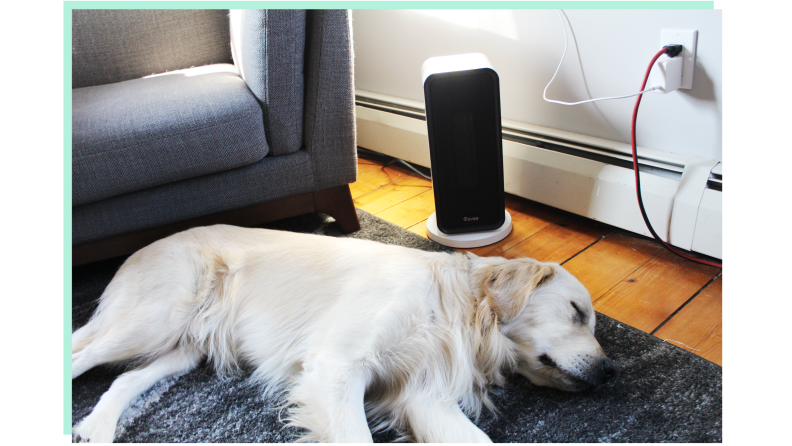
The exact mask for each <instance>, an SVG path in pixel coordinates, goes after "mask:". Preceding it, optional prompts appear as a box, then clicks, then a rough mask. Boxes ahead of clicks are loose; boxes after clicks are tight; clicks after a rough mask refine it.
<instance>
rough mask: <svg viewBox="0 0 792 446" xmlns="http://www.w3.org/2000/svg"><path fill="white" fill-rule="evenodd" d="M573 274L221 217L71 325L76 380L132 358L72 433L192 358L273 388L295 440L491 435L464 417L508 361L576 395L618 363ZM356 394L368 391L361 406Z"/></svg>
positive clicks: (149, 259)
mask: <svg viewBox="0 0 792 446" xmlns="http://www.w3.org/2000/svg"><path fill="white" fill-rule="evenodd" d="M594 318H595V313H594V311H593V308H592V305H591V299H590V297H589V294H588V292H587V291H586V289H585V288H584V287H583V285H582V284H581V283H580V282H579V281H578V280H577V279H575V278H574V277H573V276H572V275H571V274H569V273H568V272H567V271H566V270H564V269H563V268H562V267H560V266H559V265H558V264H555V263H541V262H538V261H536V260H533V259H528V258H524V259H516V260H507V259H504V258H501V257H477V256H475V255H473V254H469V253H468V254H463V253H454V254H448V253H437V252H424V251H420V250H416V249H410V248H404V247H400V246H392V245H386V244H382V243H377V242H373V241H366V240H356V239H344V238H333V237H327V236H318V235H311V234H297V233H290V232H283V231H274V230H267V229H245V228H238V227H233V226H225V225H217V226H211V227H202V228H195V229H191V230H188V231H185V232H181V233H179V234H175V235H173V236H170V237H168V238H165V239H162V240H159V241H157V242H155V243H153V244H151V245H150V246H147V247H146V248H143V249H141V250H140V251H138V252H137V253H135V254H133V255H132V256H130V257H129V259H127V260H126V262H124V264H123V265H122V266H121V268H120V269H119V271H118V272H117V273H116V275H115V277H114V278H113V280H112V281H111V282H110V284H109V285H108V286H107V288H106V289H105V291H104V293H103V294H102V297H101V299H100V302H99V306H98V308H97V309H96V312H95V313H94V314H93V316H92V317H91V319H90V321H89V322H88V323H87V324H86V325H85V326H83V327H82V328H80V329H78V330H77V331H75V332H74V333H73V335H72V343H73V344H72V378H75V377H77V376H79V375H80V374H81V373H83V372H85V371H86V370H88V369H90V368H92V367H94V366H96V365H99V364H103V363H119V362H125V363H131V364H132V365H133V366H134V367H135V368H133V369H131V370H130V371H127V372H126V373H123V374H122V375H120V376H119V377H118V378H117V379H116V380H115V381H114V382H113V384H112V386H111V387H110V389H109V390H108V391H107V392H106V393H105V394H104V395H103V396H102V397H101V399H100V400H99V402H98V403H97V405H96V407H94V409H93V411H92V412H91V413H90V414H89V415H88V416H87V417H85V419H83V420H82V421H81V422H80V423H78V424H77V425H76V426H74V428H73V438H74V440H76V441H90V442H111V441H112V440H113V436H114V433H115V429H116V424H117V422H118V419H119V417H120V415H121V413H122V412H123V411H124V409H125V408H126V407H127V406H128V405H129V403H130V402H131V401H132V400H133V399H134V398H135V397H137V396H138V395H139V394H141V393H142V392H144V391H145V390H146V389H148V388H149V387H151V386H152V385H153V384H155V383H156V382H157V381H159V380H161V379H164V378H167V377H170V376H174V375H178V374H182V373H185V372H187V371H189V370H191V369H193V368H194V367H196V365H197V364H198V363H199V362H200V361H201V360H202V359H204V358H206V359H208V361H210V362H211V364H213V365H214V367H215V369H216V370H217V372H219V373H221V374H222V373H232V372H234V371H235V370H237V369H238V368H239V367H240V365H241V364H247V365H249V366H251V367H253V369H254V371H253V373H252V376H251V379H253V380H255V381H256V382H259V383H261V384H262V386H263V392H265V393H273V392H283V401H284V404H285V405H286V406H288V407H289V416H288V423H290V424H291V425H293V426H297V427H299V428H302V429H303V430H304V436H303V437H302V438H301V440H306V441H327V442H371V441H372V437H371V431H370V429H369V426H368V422H367V416H368V417H370V418H371V419H374V420H377V421H378V422H379V426H380V427H387V428H393V429H397V430H398V431H400V432H401V433H402V434H403V435H405V436H407V437H408V438H410V439H412V440H414V441H419V442H459V443H466V442H489V441H490V439H489V437H487V435H486V434H484V432H482V431H481V430H480V429H479V428H478V427H476V426H475V425H474V424H473V422H471V420H470V418H469V416H476V415H477V414H479V413H480V411H481V408H482V406H484V407H490V408H491V405H492V403H491V402H490V400H489V398H488V393H487V392H488V389H489V388H490V387H491V386H493V385H502V384H503V383H504V376H505V375H506V374H508V373H510V372H519V373H521V374H523V375H525V376H526V377H527V378H528V379H529V380H531V381H532V382H533V383H535V384H537V385H541V386H552V387H557V388H560V389H564V390H569V391H580V390H583V389H586V388H589V387H591V386H595V385H598V384H601V383H603V382H604V381H605V380H607V379H608V378H609V377H611V376H612V375H613V374H614V367H613V364H612V363H611V361H610V360H609V359H608V358H607V356H606V355H605V353H604V352H603V351H602V348H601V347H600V345H599V344H598V343H597V341H596V340H595V338H594V325H595V320H594ZM364 401H365V402H364Z"/></svg>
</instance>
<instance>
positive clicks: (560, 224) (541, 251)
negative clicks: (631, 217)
mask: <svg viewBox="0 0 792 446" xmlns="http://www.w3.org/2000/svg"><path fill="white" fill-rule="evenodd" d="M606 233H607V232H606V231H605V230H604V229H599V228H596V227H594V226H592V225H591V224H588V223H586V222H583V221H582V220H580V219H576V218H572V217H566V216H565V217H561V219H559V220H558V221H557V222H555V223H553V224H551V225H548V226H547V227H546V228H545V229H543V230H541V231H539V232H538V233H536V234H535V235H533V236H531V237H529V238H527V239H526V240H523V241H522V242H520V243H518V244H517V245H515V246H514V247H513V248H511V249H509V250H507V251H505V252H503V253H502V254H501V255H502V256H503V257H506V258H508V259H515V258H519V257H531V258H534V259H536V260H539V261H540V262H558V263H563V262H565V261H566V260H568V259H570V258H571V257H572V256H574V255H575V254H578V253H579V252H580V251H582V250H584V249H586V247H588V246H589V245H591V244H592V243H594V242H596V241H597V240H598V239H599V238H601V237H602V236H604V235H605V234H606Z"/></svg>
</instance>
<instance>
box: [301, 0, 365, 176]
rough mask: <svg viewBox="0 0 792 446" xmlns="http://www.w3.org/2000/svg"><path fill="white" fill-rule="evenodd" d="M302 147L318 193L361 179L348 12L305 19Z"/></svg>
mask: <svg viewBox="0 0 792 446" xmlns="http://www.w3.org/2000/svg"><path fill="white" fill-rule="evenodd" d="M306 19H307V20H306V23H307V27H306V54H305V63H306V70H305V73H306V74H305V87H306V88H305V121H304V122H305V124H304V136H303V141H304V146H305V150H306V151H307V152H308V153H309V154H310V155H311V160H312V164H313V166H314V177H315V181H316V187H317V189H326V188H329V187H335V186H339V185H343V184H348V183H351V182H354V181H355V180H356V178H357V146H356V139H355V136H356V135H355V91H354V83H353V79H354V72H353V60H352V27H351V15H350V13H349V11H348V10H311V11H308V14H307V17H306Z"/></svg>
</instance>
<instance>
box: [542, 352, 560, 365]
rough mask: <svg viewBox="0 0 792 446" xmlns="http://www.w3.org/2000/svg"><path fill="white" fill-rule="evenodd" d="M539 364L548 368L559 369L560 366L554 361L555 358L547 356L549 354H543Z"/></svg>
mask: <svg viewBox="0 0 792 446" xmlns="http://www.w3.org/2000/svg"><path fill="white" fill-rule="evenodd" d="M539 362H541V363H542V364H544V365H546V366H548V367H558V364H556V362H555V361H553V358H551V357H549V356H547V353H543V354H542V356H540V357H539Z"/></svg>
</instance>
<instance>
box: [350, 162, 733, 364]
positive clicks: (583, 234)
mask: <svg viewBox="0 0 792 446" xmlns="http://www.w3.org/2000/svg"><path fill="white" fill-rule="evenodd" d="M350 189H351V191H352V198H353V199H354V201H355V206H356V207H358V208H360V209H363V210H364V211H366V212H369V213H371V214H374V215H376V216H378V217H380V218H382V219H383V220H387V221H389V222H391V223H394V224H396V225H398V226H401V227H403V228H406V229H408V230H410V231H412V232H415V233H416V234H418V235H420V236H422V237H426V224H425V222H426V219H427V218H429V216H430V215H431V214H432V213H433V212H434V195H433V193H432V183H431V181H429V180H426V179H424V178H421V177H419V176H418V175H416V174H414V173H413V172H412V171H410V170H409V169H406V168H402V167H398V166H397V165H391V166H383V162H382V160H380V159H379V158H377V157H371V158H368V157H367V158H364V157H360V158H359V160H358V180H357V181H356V182H355V183H352V184H351V185H350ZM506 208H507V209H508V210H509V213H510V214H511V216H512V223H513V226H514V228H513V230H512V232H511V234H509V236H508V237H506V238H505V239H504V240H502V241H500V242H499V243H496V244H493V245H490V246H485V247H481V248H476V249H471V250H470V251H471V252H473V253H475V254H476V255H479V256H503V257H506V258H515V257H533V258H535V259H537V260H541V261H553V262H558V263H560V264H562V265H563V266H564V267H565V268H566V269H567V270H569V271H570V272H571V273H572V274H574V275H575V276H576V277H577V278H578V279H579V280H580V281H581V282H582V283H583V284H584V285H585V286H586V288H587V289H588V290H589V292H590V293H591V299H592V302H593V304H594V309H595V310H597V311H598V312H600V313H602V314H605V315H607V316H610V317H612V318H614V319H616V320H618V321H620V322H623V323H625V324H627V325H630V326H632V327H635V328H638V329H640V330H642V331H644V332H646V333H650V334H652V335H654V336H657V337H659V338H660V339H663V340H665V341H666V342H669V343H671V344H673V345H675V346H677V347H679V348H683V349H685V350H688V351H691V352H693V353H695V354H696V355H699V356H701V357H703V358H705V359H707V360H709V361H712V362H714V363H716V364H718V365H721V366H722V365H723V363H722V362H723V361H722V353H721V352H722V346H721V338H722V336H721V321H722V314H721V302H722V287H723V285H722V283H723V277H722V275H721V270H720V269H718V268H714V267H710V266H705V265H700V264H698V263H695V262H692V261H689V260H686V259H683V258H681V257H678V256H676V255H674V254H672V253H670V252H669V251H667V250H665V249H664V248H663V247H662V246H661V245H660V244H659V243H657V242H655V241H654V240H647V239H644V238H641V237H638V236H632V235H629V234H625V233H624V232H621V231H618V230H616V229H614V228H611V227H608V226H606V225H602V224H599V223H597V222H594V221H592V220H589V219H585V218H581V217H578V216H575V215H571V214H568V213H565V212H563V211H559V210H557V209H554V208H551V207H548V206H544V205H541V204H538V203H535V202H532V201H529V200H525V199H523V198H520V197H516V196H511V195H507V198H506Z"/></svg>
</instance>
